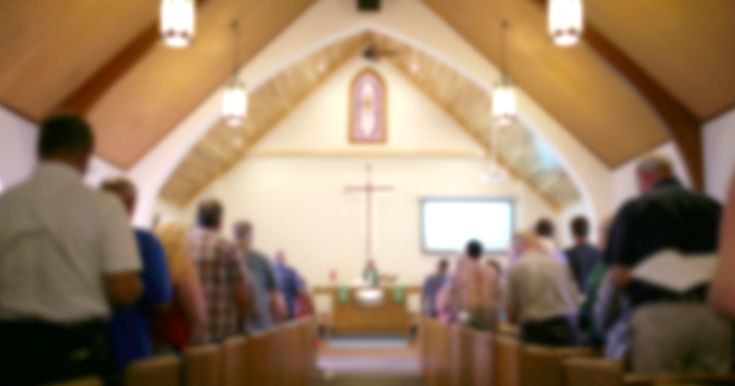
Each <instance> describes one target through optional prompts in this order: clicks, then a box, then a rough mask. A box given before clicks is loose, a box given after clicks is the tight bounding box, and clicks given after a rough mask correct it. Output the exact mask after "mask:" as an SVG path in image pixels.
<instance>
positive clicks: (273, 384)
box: [125, 319, 317, 386]
mask: <svg viewBox="0 0 735 386" xmlns="http://www.w3.org/2000/svg"><path fill="white" fill-rule="evenodd" d="M316 356H317V349H316V322H315V321H314V320H313V319H304V320H300V321H296V322H292V323H289V324H285V325H282V326H279V327H277V328H274V329H271V330H267V331H264V332H262V333H257V334H253V335H251V336H247V337H246V336H238V337H233V338H230V339H228V340H227V341H226V342H224V343H223V344H222V345H221V346H214V345H211V346H202V347H193V348H191V349H189V350H188V351H187V352H186V353H184V355H183V357H178V356H173V355H166V356H159V357H154V358H150V359H145V360H141V361H138V362H135V363H133V364H132V365H130V366H129V367H128V369H127V371H126V373H125V385H127V386H308V385H309V384H310V381H311V378H312V376H313V374H314V371H315V369H316V358H317V357H316Z"/></svg>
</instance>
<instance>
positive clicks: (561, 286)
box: [506, 232, 581, 346]
mask: <svg viewBox="0 0 735 386" xmlns="http://www.w3.org/2000/svg"><path fill="white" fill-rule="evenodd" d="M513 247H514V251H513V255H514V258H517V259H518V260H517V261H516V262H514V263H513V264H512V265H511V267H510V270H509V273H508V288H507V290H506V306H507V307H508V316H509V318H510V320H511V322H514V323H519V324H520V327H521V337H522V339H523V341H524V342H525V343H532V344H540V345H547V346H575V345H577V344H579V331H578V328H577V322H576V315H577V313H578V311H579V306H580V304H581V297H580V295H579V292H578V291H577V285H576V283H575V282H574V279H573V278H572V273H571V271H570V270H569V267H568V266H567V265H566V264H565V263H563V262H562V261H560V260H559V259H558V258H557V257H555V256H554V255H553V254H552V253H551V252H550V251H548V249H547V248H546V247H545V246H544V245H543V244H542V242H541V241H540V240H538V238H537V237H536V236H535V235H533V234H531V233H530V232H527V233H520V234H518V235H516V238H515V240H514V246H513Z"/></svg>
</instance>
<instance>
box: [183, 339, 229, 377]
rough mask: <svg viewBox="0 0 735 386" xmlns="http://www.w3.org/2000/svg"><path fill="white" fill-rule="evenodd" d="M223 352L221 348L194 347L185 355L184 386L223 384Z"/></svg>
mask: <svg viewBox="0 0 735 386" xmlns="http://www.w3.org/2000/svg"><path fill="white" fill-rule="evenodd" d="M222 351H223V350H221V349H220V347H219V346H215V345H207V346H201V347H192V348H190V349H188V350H186V352H185V353H184V383H183V385H184V386H203V385H220V384H222V381H223V379H222V372H223V371H222V370H224V368H225V366H220V363H221V358H222Z"/></svg>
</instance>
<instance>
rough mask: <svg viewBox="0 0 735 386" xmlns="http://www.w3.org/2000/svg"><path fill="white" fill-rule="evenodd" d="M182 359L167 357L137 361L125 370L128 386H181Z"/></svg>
mask: <svg viewBox="0 0 735 386" xmlns="http://www.w3.org/2000/svg"><path fill="white" fill-rule="evenodd" d="M180 384H181V359H179V358H178V357H177V356H173V355H165V356H160V357H153V358H149V359H143V360H140V361H136V362H134V363H132V364H130V366H128V368H127V369H126V370H125V385H127V386H179V385H180Z"/></svg>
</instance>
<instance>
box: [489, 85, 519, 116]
mask: <svg viewBox="0 0 735 386" xmlns="http://www.w3.org/2000/svg"><path fill="white" fill-rule="evenodd" d="M492 114H493V119H494V120H495V123H496V124H498V126H507V125H510V124H511V123H513V122H515V120H516V94H515V90H513V86H511V85H509V84H499V85H497V86H495V88H494V89H493V113H492Z"/></svg>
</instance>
